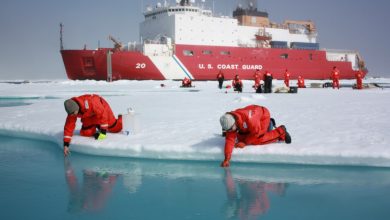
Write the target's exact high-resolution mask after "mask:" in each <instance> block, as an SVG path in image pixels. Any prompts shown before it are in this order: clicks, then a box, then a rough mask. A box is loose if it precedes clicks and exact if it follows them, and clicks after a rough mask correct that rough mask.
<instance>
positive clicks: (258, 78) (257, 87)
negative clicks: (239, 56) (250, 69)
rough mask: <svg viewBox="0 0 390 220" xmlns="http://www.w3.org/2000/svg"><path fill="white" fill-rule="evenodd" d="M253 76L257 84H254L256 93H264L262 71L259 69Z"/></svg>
mask: <svg viewBox="0 0 390 220" xmlns="http://www.w3.org/2000/svg"><path fill="white" fill-rule="evenodd" d="M253 78H254V80H255V84H254V85H253V88H254V89H255V91H256V93H262V92H263V91H262V88H261V87H262V85H261V74H260V71H259V70H258V69H257V70H256V72H255V74H254V75H253Z"/></svg>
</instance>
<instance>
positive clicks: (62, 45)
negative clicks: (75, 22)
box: [60, 22, 64, 50]
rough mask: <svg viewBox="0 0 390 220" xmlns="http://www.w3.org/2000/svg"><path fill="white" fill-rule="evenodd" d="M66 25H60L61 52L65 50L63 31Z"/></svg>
mask: <svg viewBox="0 0 390 220" xmlns="http://www.w3.org/2000/svg"><path fill="white" fill-rule="evenodd" d="M63 27H64V25H63V24H62V22H61V23H60V48H61V50H64V44H63V42H62V29H63Z"/></svg>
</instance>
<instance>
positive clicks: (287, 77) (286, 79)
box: [284, 69, 290, 87]
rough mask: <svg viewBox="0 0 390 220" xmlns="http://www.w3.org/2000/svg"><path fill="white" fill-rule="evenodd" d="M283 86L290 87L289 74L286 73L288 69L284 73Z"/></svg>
mask: <svg viewBox="0 0 390 220" xmlns="http://www.w3.org/2000/svg"><path fill="white" fill-rule="evenodd" d="M284 84H285V85H286V86H287V87H290V72H289V71H288V69H286V71H285V72H284Z"/></svg>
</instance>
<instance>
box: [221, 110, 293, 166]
mask: <svg viewBox="0 0 390 220" xmlns="http://www.w3.org/2000/svg"><path fill="white" fill-rule="evenodd" d="M271 121H273V119H272V120H271V117H270V113H269V111H268V109H267V108H265V107H263V106H258V105H249V106H247V107H245V108H240V109H236V110H234V111H231V112H227V113H225V114H224V115H222V116H221V118H220V123H221V126H222V130H223V131H224V132H225V160H224V161H223V162H222V163H221V166H222V167H228V166H229V165H230V159H231V155H232V152H233V148H234V147H236V148H244V147H245V146H246V145H263V144H269V143H273V142H277V141H283V142H286V143H287V144H290V143H291V136H290V134H289V133H288V132H287V130H286V127H285V126H284V125H281V126H279V127H277V128H275V129H273V125H272V124H274V123H272V124H271ZM236 139H237V142H236Z"/></svg>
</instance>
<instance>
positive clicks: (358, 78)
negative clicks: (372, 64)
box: [355, 70, 363, 89]
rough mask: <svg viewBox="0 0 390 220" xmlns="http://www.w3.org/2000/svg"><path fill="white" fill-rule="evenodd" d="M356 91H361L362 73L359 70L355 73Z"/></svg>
mask: <svg viewBox="0 0 390 220" xmlns="http://www.w3.org/2000/svg"><path fill="white" fill-rule="evenodd" d="M355 77H356V89H363V71H361V70H359V72H357V73H356V75H355Z"/></svg>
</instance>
